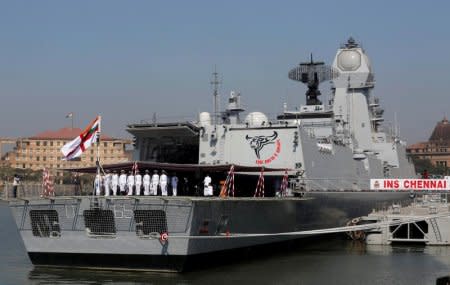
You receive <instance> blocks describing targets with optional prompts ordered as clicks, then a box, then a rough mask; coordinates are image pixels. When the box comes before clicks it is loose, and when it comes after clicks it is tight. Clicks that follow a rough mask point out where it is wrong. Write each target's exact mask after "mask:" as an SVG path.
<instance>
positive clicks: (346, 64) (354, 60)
mask: <svg viewBox="0 0 450 285" xmlns="http://www.w3.org/2000/svg"><path fill="white" fill-rule="evenodd" d="M360 66H361V54H360V53H359V52H357V51H355V50H343V51H341V52H340V53H339V55H338V67H339V68H340V69H341V70H343V71H354V70H357V69H358V68H359V67H360Z"/></svg>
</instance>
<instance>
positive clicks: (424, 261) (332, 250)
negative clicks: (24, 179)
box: [0, 202, 450, 285]
mask: <svg viewBox="0 0 450 285" xmlns="http://www.w3.org/2000/svg"><path fill="white" fill-rule="evenodd" d="M13 223H14V222H13V220H12V217H11V214H10V211H9V208H8V207H7V205H6V204H5V203H3V202H2V204H0V226H1V231H0V241H1V246H0V250H1V254H0V284H2V285H8V284H366V285H369V284H408V285H411V284H436V279H437V278H439V277H442V276H448V275H450V247H445V246H441V247H424V246H410V245H408V246H366V245H364V244H362V243H359V242H352V241H349V240H345V239H337V240H336V239H331V240H329V239H320V240H318V241H316V242H309V243H307V244H304V245H301V246H299V247H298V248H296V249H295V250H294V251H290V252H280V253H275V254H271V255H264V256H257V257H253V258H248V259H245V260H236V262H233V263H232V264H225V265H219V266H214V267H211V268H203V269H200V270H197V271H193V272H187V273H181V274H179V273H149V272H117V271H113V272H112V271H94V270H73V269H49V268H35V267H33V265H32V264H31V263H30V261H29V259H28V257H27V255H26V252H25V249H24V246H23V244H22V242H21V239H20V236H19V234H18V232H17V229H16V227H15V225H14V224H13Z"/></svg>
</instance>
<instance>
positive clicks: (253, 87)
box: [0, 0, 450, 143]
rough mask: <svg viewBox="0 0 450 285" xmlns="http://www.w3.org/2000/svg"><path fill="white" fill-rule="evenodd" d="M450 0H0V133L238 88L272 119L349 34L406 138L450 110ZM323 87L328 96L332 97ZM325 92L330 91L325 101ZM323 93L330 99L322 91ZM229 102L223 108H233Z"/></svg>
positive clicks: (181, 103)
mask: <svg viewBox="0 0 450 285" xmlns="http://www.w3.org/2000/svg"><path fill="white" fill-rule="evenodd" d="M449 6H450V2H449V1H428V0H427V1H342V0H340V1H320V0H319V1H298V0H297V1H256V0H255V1H244V0H241V1H234V0H232V1H230V0H227V1H224V0H222V1H211V0H210V1H206V0H205V1H194V0H190V1H181V0H180V1H169V0H165V1H150V0H148V1H123V0H122V1H113V0H105V1H96V0H87V1H82V0H77V1H73V0H71V1H64V0H54V1H45V0H39V1H19V0H11V1H0V96H1V101H0V102H1V103H0V136H31V135H34V134H36V133H38V132H40V131H43V130H46V129H57V128H60V127H63V126H69V125H70V121H69V119H66V118H65V115H66V114H67V113H69V112H74V114H75V125H76V126H79V127H84V126H85V125H86V124H87V123H88V122H89V121H90V120H92V119H93V118H94V117H95V115H96V114H98V113H100V114H101V115H102V116H103V130H104V132H106V133H108V134H110V135H114V136H123V135H125V134H126V133H125V131H124V129H125V127H126V125H127V124H128V123H131V122H137V121H140V120H150V119H151V118H152V116H153V113H155V112H156V114H157V115H156V116H157V118H161V119H165V120H168V119H171V118H173V119H174V120H176V119H180V118H181V119H187V118H191V119H193V118H195V115H196V114H197V113H198V112H199V111H211V110H212V108H213V103H212V102H213V101H212V95H211V93H212V88H211V86H210V84H209V82H210V80H211V72H212V71H213V70H214V65H216V66H217V70H218V71H219V72H220V74H221V78H222V81H223V84H222V85H221V87H220V93H221V95H222V102H224V101H225V98H227V97H228V95H229V92H230V91H231V90H236V91H240V92H241V94H242V101H243V103H244V105H245V107H246V109H247V110H248V111H263V112H265V113H267V114H269V115H270V116H272V117H273V116H274V115H275V114H277V113H279V112H281V110H282V104H283V102H288V104H289V105H290V106H291V109H293V107H294V106H298V105H300V104H304V102H305V96H304V93H305V88H304V86H303V85H301V84H298V83H296V82H294V81H291V80H289V79H288V78H287V73H288V71H289V69H291V68H293V67H295V66H296V65H297V64H298V63H299V62H301V61H305V60H308V58H309V54H310V53H311V52H312V53H313V54H314V57H315V58H316V59H318V60H323V61H325V62H327V63H329V64H331V62H332V60H333V57H334V55H335V52H336V49H337V48H338V47H339V45H340V44H341V43H344V42H345V41H346V40H347V38H348V37H349V36H353V37H354V38H355V39H356V40H357V41H358V42H360V43H362V45H363V47H364V48H365V49H366V52H367V53H368V55H369V57H370V58H371V61H372V65H373V70H374V73H375V78H376V81H377V82H376V87H375V89H374V94H375V95H376V96H378V97H380V99H381V104H382V106H383V107H384V109H385V119H386V121H393V119H394V113H396V114H397V118H398V121H399V123H400V128H401V134H402V136H403V137H404V138H406V139H407V140H408V143H413V142H416V141H421V140H427V139H428V137H429V136H430V132H431V131H432V129H433V127H434V126H435V124H436V122H437V121H439V120H441V119H442V118H443V117H444V115H448V116H450V110H449V108H450V92H449V88H450V71H449V70H450V31H449V29H450V28H449V27H450V17H449V16H448V14H449V11H450V9H449V8H450V7H449ZM328 88H329V86H326V85H324V86H323V87H322V88H321V89H322V94H324V95H325V94H328V93H329V90H328ZM325 97H326V96H322V97H321V98H322V99H325ZM323 101H325V100H323ZM223 105H224V104H223V103H222V106H223Z"/></svg>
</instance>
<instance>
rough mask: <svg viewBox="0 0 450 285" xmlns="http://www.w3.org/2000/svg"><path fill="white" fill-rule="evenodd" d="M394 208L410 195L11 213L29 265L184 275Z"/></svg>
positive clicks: (172, 200) (180, 200)
mask: <svg viewBox="0 0 450 285" xmlns="http://www.w3.org/2000/svg"><path fill="white" fill-rule="evenodd" d="M393 202H396V203H403V204H408V203H409V202H410V198H409V195H408V193H405V192H347V191H345V192H310V193H306V194H305V196H303V197H302V198H227V199H221V198H203V197H202V198H200V197H198V198H197V197H166V198H161V197H142V196H141V197H139V196H134V197H117V198H103V197H102V198H95V199H94V198H92V197H67V198H56V199H54V200H47V199H36V200H20V201H11V202H10V207H11V210H12V213H13V216H14V218H15V221H16V224H17V226H18V229H19V232H20V234H21V237H22V239H23V242H24V244H25V247H26V250H27V252H28V255H29V257H30V259H31V261H32V262H33V264H34V265H39V266H70V267H86V268H103V269H121V270H123V269H134V270H156V271H183V270H186V269H190V268H195V267H197V266H201V265H202V263H203V264H205V263H206V264H211V263H212V262H213V261H217V259H220V258H221V257H225V256H227V253H230V252H233V259H234V260H236V259H237V257H238V256H239V254H242V253H243V252H244V251H242V250H241V249H244V248H252V247H258V248H259V249H267V248H270V247H271V246H272V245H274V244H280V243H286V242H295V243H298V242H301V241H298V240H300V239H302V238H307V237H310V236H309V235H294V234H293V235H286V234H283V233H286V232H294V231H303V230H316V229H323V228H330V227H338V226H343V225H345V223H346V222H347V221H348V220H349V219H351V218H354V217H357V216H362V215H367V214H368V213H369V212H371V211H372V209H374V208H383V207H388V206H389V205H391V204H392V203H393ZM161 233H167V234H168V238H167V239H165V238H164V234H163V235H161ZM238 234H241V235H240V236H238ZM245 234H248V235H247V236H246V235H245ZM254 234H261V235H260V236H255V235H254ZM161 237H162V238H161Z"/></svg>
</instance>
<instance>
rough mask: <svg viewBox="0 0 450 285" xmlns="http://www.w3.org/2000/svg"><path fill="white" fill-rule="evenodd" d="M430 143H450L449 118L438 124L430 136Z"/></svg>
mask: <svg viewBox="0 0 450 285" xmlns="http://www.w3.org/2000/svg"><path fill="white" fill-rule="evenodd" d="M429 140H430V141H450V123H449V122H448V119H447V117H444V119H442V121H440V122H438V123H437V125H436V127H434V130H433V133H432V134H431V136H430V139H429Z"/></svg>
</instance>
